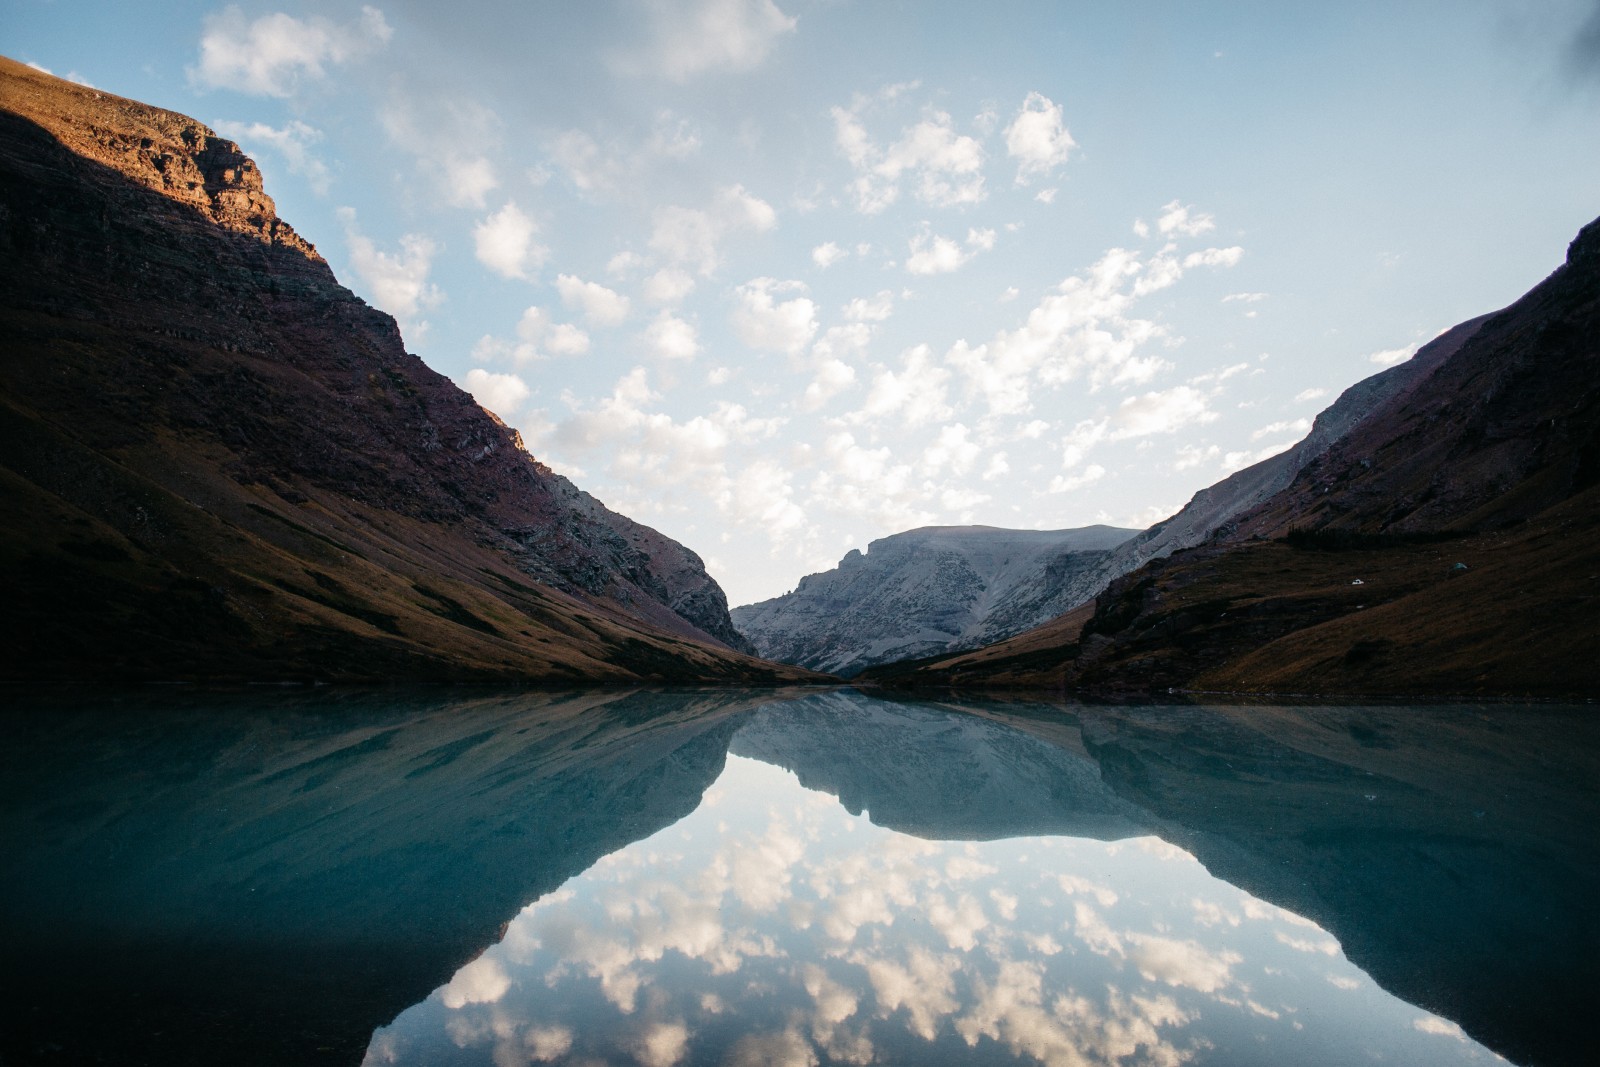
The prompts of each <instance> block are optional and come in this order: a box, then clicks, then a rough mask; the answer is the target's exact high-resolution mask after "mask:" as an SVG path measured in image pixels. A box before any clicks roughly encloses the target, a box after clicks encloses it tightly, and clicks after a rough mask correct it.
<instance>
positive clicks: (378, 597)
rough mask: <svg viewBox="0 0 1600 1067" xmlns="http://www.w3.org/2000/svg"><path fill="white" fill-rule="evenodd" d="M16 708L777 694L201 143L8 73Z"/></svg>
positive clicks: (9, 438)
mask: <svg viewBox="0 0 1600 1067" xmlns="http://www.w3.org/2000/svg"><path fill="white" fill-rule="evenodd" d="M0 294H3V295H0V323H3V329H4V335H5V337H6V338H7V344H6V348H5V354H4V358H3V360H0V442H3V445H0V484H3V485H4V493H5V496H6V499H7V508H6V519H5V522H4V524H3V529H0V560H3V565H4V571H5V574H6V580H5V587H4V594H5V598H6V603H7V613H8V619H9V621H10V623H11V625H10V627H9V629H10V631H11V634H12V636H11V637H10V639H8V640H7V641H6V642H5V644H4V649H3V651H0V678H5V679H64V678H72V679H81V678H101V679H106V680H125V679H136V678H153V679H177V678H214V679H235V680H241V679H279V678H307V677H311V678H326V679H339V680H376V679H391V678H409V679H420V678H432V679H487V678H497V679H502V680H510V679H516V680H541V679H542V680H565V681H574V680H613V681H627V680H632V679H638V678H646V677H649V678H663V679H673V680H681V681H689V680H706V681H710V680H723V681H726V680H743V681H761V680H767V681H770V680H772V679H774V678H778V677H788V678H793V677H797V676H798V675H797V674H796V672H794V671H792V670H789V669H787V668H774V667H773V666H772V665H770V664H762V663H759V662H758V661H756V660H754V659H752V658H751V657H749V656H748V655H745V654H744V653H747V652H748V651H749V646H748V645H747V644H746V643H745V642H744V640H743V639H742V638H741V637H740V636H739V634H738V633H737V631H735V630H734V628H733V625H732V623H731V621H730V620H729V618H728V613H727V602H726V599H725V597H724V595H723V593H722V590H721V589H720V588H719V587H718V586H717V584H716V582H715V581H713V580H712V579H711V577H710V576H709V575H707V574H706V572H705V568H704V566H703V565H702V563H701V561H700V558H699V557H698V556H696V555H695V554H694V553H693V552H691V551H689V550H688V549H686V548H684V547H683V546H682V545H679V544H677V543H676V542H674V541H672V540H670V539H668V538H666V537H664V536H662V535H661V534H659V533H657V532H656V531H654V530H651V529H649V528H648V527H645V526H642V525H640V524H638V523H635V522H633V521H632V520H630V519H628V518H626V517H625V516H622V515H618V514H616V513H614V512H612V511H610V510H609V509H607V508H606V507H605V506H604V505H603V504H601V503H600V502H599V501H598V500H595V499H594V498H593V497H591V496H590V495H588V494H587V493H584V492H582V491H581V490H579V489H578V488H576V487H575V486H574V485H573V484H572V483H571V482H569V481H568V480H567V479H565V478H563V477H560V476H559V475H556V474H554V473H553V472H552V471H551V470H550V469H549V468H548V467H546V466H544V465H543V464H541V463H539V462H538V461H537V460H536V459H534V458H533V457H532V456H530V455H529V454H528V453H527V452H526V450H525V449H524V447H523V444H522V441H521V438H520V437H519V436H518V435H517V434H516V432H515V431H513V430H511V429H508V428H507V427H506V426H505V425H503V424H502V423H501V422H500V421H499V420H497V419H496V418H495V417H494V416H493V415H491V414H489V413H488V412H486V411H484V410H483V409H482V408H481V407H479V406H478V405H477V404H476V403H475V402H474V401H473V400H472V398H471V397H470V396H468V395H467V394H466V393H464V392H462V391H461V390H460V389H458V388H457V387H456V386H455V385H453V384H452V383H451V382H450V381H449V380H448V379H446V378H444V377H443V376H441V375H439V374H437V373H435V372H434V371H432V370H430V369H429V368H428V367H427V366H425V365H424V364H423V362H422V361H421V360H420V359H418V358H417V357H416V356H414V355H411V354H409V353H407V352H406V351H405V349H404V347H403V343H402V340H401V337H400V333H399V330H398V328H397V326H396V324H395V321H394V320H393V319H392V318H390V317H389V316H388V315H386V314H383V313H381V312H379V311H376V310H374V309H373V308H371V307H368V306H367V305H366V304H365V303H363V302H362V301H361V300H360V299H358V298H357V297H356V296H355V295H354V294H352V293H351V292H350V291H349V290H347V289H345V288H344V287H343V286H341V285H340V284H339V283H338V281H337V280H336V279H335V278H334V276H333V273H332V271H331V270H330V269H329V268H328V265H327V263H326V262H325V261H324V260H323V258H322V257H321V256H320V255H318V254H317V252H316V250H315V249H314V248H313V247H312V246H311V245H310V244H309V243H307V242H306V241H305V240H304V239H303V238H302V237H300V236H299V235H298V234H296V233H295V232H294V230H293V229H292V228H291V227H290V226H289V224H288V223H287V222H285V221H283V220H282V219H280V218H278V217H277V214H276V211H275V208H274V205H273V202H272V200H271V198H270V197H268V196H267V195H266V193H265V191H264V190H263V188H262V182H261V175H260V172H259V171H258V170H257V168H256V166H255V164H254V163H253V162H252V161H251V160H249V159H248V158H246V157H245V156H244V155H242V154H241V153H240V151H239V149H238V146H237V145H235V144H233V143H232V142H230V141H226V140H223V139H221V138H218V137H217V136H216V135H215V134H214V133H212V131H210V130H209V129H207V128H206V127H204V126H202V125H200V124H199V123H197V122H195V121H194V120H192V119H189V118H186V117H184V116H182V115H177V114H174V113H172V112H168V111H162V110H160V109H158V108H153V107H149V106H147V105H144V104H140V103H137V102H134V101H131V100H124V99H121V98H118V97H114V96H111V95H109V94H105V93H101V92H98V91H96V90H93V89H90V88H87V87H85V86H80V85H76V84H73V83H70V82H65V81H61V80H58V79H55V78H51V77H49V76H48V75H45V74H42V73H40V72H38V71H35V70H32V69H30V68H28V67H24V66H21V65H19V64H17V63H14V62H11V61H9V60H0Z"/></svg>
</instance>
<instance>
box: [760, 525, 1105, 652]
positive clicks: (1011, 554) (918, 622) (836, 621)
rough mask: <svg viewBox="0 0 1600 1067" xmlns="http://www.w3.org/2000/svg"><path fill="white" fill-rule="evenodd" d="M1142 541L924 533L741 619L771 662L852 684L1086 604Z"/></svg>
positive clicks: (849, 562) (812, 578) (877, 543)
mask: <svg viewBox="0 0 1600 1067" xmlns="http://www.w3.org/2000/svg"><path fill="white" fill-rule="evenodd" d="M1134 533H1135V531H1133V530H1125V529H1119V528H1116V527H1111V526H1086V527H1081V528H1076V529H1067V530H1009V529H1004V528H1001V527H994V526H924V527H919V528H917V529H914V530H907V531H904V532H902V533H898V534H891V535H890V536H888V537H881V538H878V539H877V540H874V541H872V542H871V543H870V544H869V545H868V546H867V552H866V553H865V554H863V553H862V552H861V551H860V550H859V549H851V550H850V551H849V552H848V553H846V554H845V556H844V558H843V559H842V560H840V562H839V566H838V567H836V568H834V569H833V570H830V571H822V572H819V573H817V574H810V575H807V576H805V577H804V578H802V579H800V582H799V583H798V584H797V585H796V587H795V589H794V591H793V592H791V593H787V594H785V595H783V596H780V597H774V598H772V599H771V600H765V601H762V602H760V603H757V604H748V605H743V606H741V607H737V608H735V609H734V610H733V612H732V617H733V620H734V624H735V625H736V626H738V627H739V629H740V630H741V632H743V633H744V634H745V636H747V637H748V638H749V639H750V641H751V643H752V644H753V645H754V647H755V648H756V650H757V651H758V652H760V653H761V654H762V655H764V656H766V657H767V658H769V659H775V660H778V661H779V662H784V663H794V664H798V665H801V666H806V667H809V668H811V669H813V670H823V671H827V672H829V673H833V674H839V675H841V676H844V677H848V676H849V675H851V674H853V673H855V672H857V671H859V670H861V669H863V668H865V667H868V666H871V665H873V664H876V663H882V662H885V661H888V660H893V659H904V658H909V657H914V656H919V655H928V654H930V653H937V652H940V651H948V650H950V649H955V648H968V647H973V646H976V645H981V644H985V643H988V642H990V641H994V640H999V639H1002V638H1004V637H1006V636H1009V635H1010V634H1013V633H1017V632H1020V631H1022V630H1026V629H1028V628H1030V627H1031V626H1033V625H1036V624H1037V623H1039V622H1041V621H1043V620H1045V619H1048V618H1050V617H1052V616H1053V615H1055V614H1059V613H1060V612H1061V611H1064V610H1066V608H1067V607H1069V606H1070V604H1069V603H1068V602H1069V601H1070V602H1076V601H1075V598H1077V597H1078V595H1079V593H1078V590H1079V587H1080V585H1081V583H1082V582H1083V580H1084V579H1085V578H1086V577H1087V576H1088V575H1089V574H1090V573H1091V572H1092V568H1093V566H1094V564H1095V563H1096V562H1097V561H1098V560H1099V559H1101V558H1102V557H1103V556H1105V554H1106V553H1107V552H1109V551H1110V550H1111V549H1112V548H1113V547H1115V546H1116V545H1118V544H1120V543H1122V542H1123V541H1125V540H1126V539H1127V538H1128V537H1130V536H1132V535H1133V534H1134Z"/></svg>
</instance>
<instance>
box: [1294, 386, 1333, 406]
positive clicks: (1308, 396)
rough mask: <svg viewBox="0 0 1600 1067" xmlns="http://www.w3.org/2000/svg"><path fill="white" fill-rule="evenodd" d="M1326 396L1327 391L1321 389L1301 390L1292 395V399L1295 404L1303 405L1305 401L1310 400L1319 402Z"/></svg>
mask: <svg viewBox="0 0 1600 1067" xmlns="http://www.w3.org/2000/svg"><path fill="white" fill-rule="evenodd" d="M1327 395H1328V391H1327V390H1326V389H1321V388H1314V389H1302V390H1300V391H1299V392H1298V393H1296V394H1295V395H1294V399H1295V403H1297V404H1304V403H1306V402H1307V401H1310V400H1321V399H1322V398H1323V397H1325V396H1327Z"/></svg>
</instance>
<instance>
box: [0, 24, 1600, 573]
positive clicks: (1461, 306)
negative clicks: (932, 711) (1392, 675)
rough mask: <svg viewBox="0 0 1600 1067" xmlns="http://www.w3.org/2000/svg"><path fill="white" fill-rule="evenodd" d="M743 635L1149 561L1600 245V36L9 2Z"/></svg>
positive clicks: (90, 79) (18, 52) (77, 75)
mask: <svg viewBox="0 0 1600 1067" xmlns="http://www.w3.org/2000/svg"><path fill="white" fill-rule="evenodd" d="M5 9H6V14H5V18H4V22H3V25H4V34H3V37H0V41H3V44H0V52H3V53H4V54H6V55H9V56H11V57H13V58H15V59H19V60H22V61H24V62H28V63H32V64H34V65H36V66H39V67H41V68H44V69H47V70H49V71H51V72H53V73H55V74H57V75H60V76H63V77H69V78H72V79H74V80H77V81H82V82H85V83H87V84H90V85H93V86H95V87H96V88H99V89H102V90H105V91H109V92H114V93H117V94H120V95H123V96H128V97H133V98H135V99H138V100H143V101H145V102H147V103H151V104H155V105H158V106H161V107H166V108H170V109H172V110H175V111H179V112H182V113H184V114H187V115H191V116H193V117H195V118H197V119H199V120H200V121H202V122H204V123H206V124H207V125H209V126H211V127H213V128H214V129H216V130H217V131H218V132H219V133H221V134H222V135H223V136H225V137H228V138H231V139H233V140H236V141H238V142H239V143H240V144H241V145H242V146H243V147H244V149H245V150H246V151H247V152H248V153H249V154H250V155H251V156H252V157H254V158H255V159H256V161H257V162H258V163H259V164H260V166H261V169H262V171H263V173H264V175H265V178H266V185H267V192H268V193H269V194H270V195H271V196H272V197H273V198H274V199H275V200H276V202H277V205H278V211H279V214H280V215H281V216H282V217H283V218H285V219H287V220H288V221H289V222H290V223H291V224H292V225H293V226H294V227H295V228H296V229H297V230H298V231H300V233H301V234H303V235H304V236H305V237H307V238H308V239H309V240H311V241H312V242H313V243H314V244H315V245H316V246H317V248H318V250H319V251H320V252H321V253H322V254H323V255H324V256H325V257H326V258H327V260H328V262H329V263H330V264H331V265H332V267H333V269H334V271H335V273H336V274H337V275H338V277H339V278H340V280H341V281H342V282H343V283H344V284H346V285H347V286H349V287H350V288H351V289H353V290H354V291H355V292H356V293H357V294H359V295H360V296H362V297H363V298H364V299H366V300H367V301H368V302H370V303H372V304H373V305H374V306H377V307H380V308H382V309H384V310H385V311H388V312H390V313H391V314H393V315H394V316H395V317H396V318H397V319H398V320H399V322H400V325H401V329H402V331H403V334H404V337H405V341H406V346H407V348H408V350H410V351H413V352H415V353H417V354H418V355H420V356H421V357H422V358H423V359H424V360H425V361H426V362H427V363H428V364H429V365H430V366H431V367H433V368H434V369H436V370H438V371H440V372H441V373H443V374H445V375H448V376H449V377H450V378H452V379H453V380H454V381H456V382H457V383H458V384H460V385H461V386H462V388H464V389H467V390H468V391H470V392H471V393H472V394H473V395H474V396H475V397H476V398H477V399H478V400H479V402H480V403H482V404H483V405H484V406H485V407H487V408H489V409H490V410H492V411H494V412H495V413H496V414H498V415H499V416H500V417H502V418H503V419H504V420H505V421H506V422H507V423H509V424H510V425H512V426H515V427H517V428H518V429H519V430H520V431H521V433H522V436H523V438H524V440H525V441H526V443H527V446H528V448H529V451H530V452H531V453H532V454H533V455H535V456H536V457H538V458H539V459H540V460H541V461H543V462H545V463H547V464H549V465H550V466H551V467H552V468H553V469H555V470H557V471H559V472H561V473H563V474H565V475H567V476H568V477H570V478H572V479H573V481H574V482H576V483H577V484H578V486H579V487H580V488H583V489H586V490H588V491H589V492H591V493H592V494H594V495H595V496H596V497H598V498H599V499H600V500H602V501H604V502H605V503H606V504H607V505H608V506H610V507H611V508H613V509H614V510H617V511H620V512H622V513H623V514H626V515H628V516H630V517H632V518H634V519H637V520H639V521H641V522H644V523H647V524H649V525H651V526H654V527H656V528H658V529H660V530H661V531H663V532H664V533H666V534H668V535H669V536H671V537H674V538H676V539H677V540H679V541H682V542H683V543H684V544H686V545H688V546H689V547H690V548H692V549H694V550H695V551H696V552H698V553H699V554H700V555H701V556H702V557H703V558H704V559H705V561H706V565H707V568H708V570H709V571H710V573H711V574H712V576H713V577H715V578H716V579H717V580H718V581H719V582H720V583H721V584H722V586H723V588H724V589H725V590H726V591H727V593H728V598H729V602H730V604H744V603H750V602H753V601H757V600H761V599H765V598H768V597H772V596H776V595H779V594H782V593H784V592H787V591H788V590H790V589H793V588H794V586H795V585H796V583H797V582H798V580H799V579H800V577H802V576H803V575H805V574H808V573H811V572H814V571H818V570H824V569H827V568H828V567H831V566H833V565H834V564H835V563H836V562H837V561H838V560H839V558H840V557H842V556H843V555H844V554H845V553H846V552H847V551H848V550H850V549H851V548H860V549H863V550H864V549H865V548H866V547H867V543H868V542H869V541H871V540H872V539H874V538H877V537H882V536H886V535H888V534H891V533H897V532H900V531H902V530H907V529H911V528H914V527H918V526H926V525H951V524H969V523H978V524H985V525H991V526H1002V527H1013V528H1038V529H1060V528H1070V527H1078V526H1085V525H1089V524H1092V523H1109V524H1112V525H1119V526H1127V527H1133V528H1142V527H1144V526H1147V525H1149V524H1151V523H1153V522H1155V521H1158V520H1160V519H1162V518H1164V517H1166V516H1167V515H1170V514H1172V513H1173V512H1174V511H1176V510H1177V509H1178V508H1180V507H1181V506H1182V505H1183V504H1184V503H1185V502H1186V501H1187V500H1188V498H1189V497H1190V495H1191V494H1193V493H1194V492H1195V491H1196V490H1198V489H1201V488H1204V487H1205V486H1207V485H1210V484H1212V483H1214V482H1216V481H1217V480H1219V479H1220V478H1222V477H1224V476H1226V475H1227V474H1228V473H1229V472H1231V471H1233V470H1237V469H1239V468H1240V467H1243V466H1246V465H1248V464H1250V463H1252V462H1255V461H1256V460H1258V459H1261V458H1265V457H1266V456H1268V455H1271V454H1273V453H1275V452H1277V451H1281V450H1282V449H1284V448H1287V447H1289V446H1290V445H1292V444H1293V443H1294V442H1295V441H1296V440H1298V439H1299V438H1301V437H1303V436H1304V434H1305V432H1306V430H1307V429H1308V428H1309V425H1310V420H1311V419H1312V418H1314V417H1315V415H1316V413H1317V412H1318V411H1320V410H1321V409H1322V408H1323V407H1325V406H1327V405H1328V404H1329V403H1331V402H1332V400H1333V399H1334V397H1336V396H1337V395H1338V393H1339V391H1340V390H1342V389H1344V388H1345V387H1347V386H1349V385H1351V384H1353V383H1354V382H1356V381H1358V380H1360V379H1362V378H1364V377H1366V376H1368V375H1370V374H1372V373H1375V372H1376V371H1378V370H1381V369H1382V368H1383V367H1385V366H1391V365H1393V364H1394V363H1396V362H1399V361H1400V360H1403V359H1406V358H1409V356H1410V354H1411V353H1412V352H1414V351H1415V348H1416V346H1417V345H1419V344H1422V343H1426V341H1427V340H1429V339H1430V338H1432V337H1433V336H1435V335H1436V334H1438V333H1439V332H1440V331H1441V330H1443V329H1446V328H1448V327H1449V326H1451V325H1454V324H1455V323H1457V322H1460V321H1462V320H1465V319H1468V318H1471V317H1473V316H1475V315H1478V314H1481V313H1483V312H1485V311H1488V310H1491V309H1494V308H1498V307H1501V306H1504V305H1506V304H1508V303H1510V302H1511V301H1513V300H1514V299H1516V298H1517V297H1518V296H1520V295H1521V294H1522V293H1523V292H1525V291H1526V290H1527V289H1528V288H1530V287H1531V286H1532V285H1534V284H1535V283H1537V282H1538V281H1539V280H1540V279H1541V278H1543V277H1544V276H1545V275H1547V274H1548V273H1549V272H1550V271H1551V270H1553V269H1554V268H1555V267H1556V266H1558V265H1559V264H1560V262H1561V260H1562V258H1563V256H1564V253H1565V249H1566V244H1567V242H1568V241H1570V240H1571V239H1572V237H1573V236H1574V235H1575V234H1576V232H1577V231H1578V229H1579V228H1580V227H1581V226H1582V225H1584V224H1585V223H1587V222H1588V221H1590V220H1591V219H1592V218H1594V217H1595V215H1596V214H1597V213H1600V136H1597V135H1600V3H1596V2H1595V0H1540V2H1534V0H1518V2H1511V0H1503V2H1498V3H1495V2H1487V0H1444V2H1423V0H1418V2H1411V3H1401V4H1395V3H1365V2H1352V3H1341V4H1283V3H1276V2H1261V3H1247V2H1234V3H1228V2H1219V3H1208V4H1196V3H1160V2H1154V0H1151V2H1141V3H1126V4H1107V3H1103V2H1098V3H1070V2H1053V3H1021V2H1018V3H1006V2H996V3H990V4H983V5H977V4H970V3H958V2H951V3H942V2H936V0H929V2H920V3H911V2H890V0H595V2H592V3H584V4H569V3H554V2H535V3H504V2H501V3H493V2H458V3H454V4H450V5H441V4H435V3H428V2H423V0H374V2H373V3H370V4H361V3H346V2H341V0H325V2H321V3H315V4H301V3H295V2H285V0H267V2H254V0H251V2H245V3H239V4H219V3H213V2H191V0H166V2H162V3H149V2H141V0H128V2H120V3H116V4H111V3H82V2H73V0H51V2H46V0H5Z"/></svg>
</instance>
